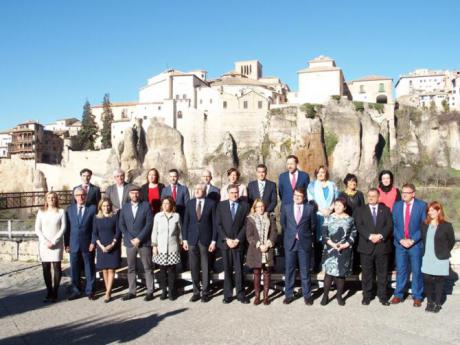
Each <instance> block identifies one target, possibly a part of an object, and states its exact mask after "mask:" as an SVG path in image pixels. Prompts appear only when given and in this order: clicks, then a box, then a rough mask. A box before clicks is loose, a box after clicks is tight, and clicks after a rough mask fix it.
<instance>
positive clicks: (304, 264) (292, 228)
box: [281, 203, 316, 298]
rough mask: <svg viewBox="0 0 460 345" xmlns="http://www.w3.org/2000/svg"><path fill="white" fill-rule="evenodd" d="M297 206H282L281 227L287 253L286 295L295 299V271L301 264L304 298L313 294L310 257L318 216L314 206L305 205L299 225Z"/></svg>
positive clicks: (300, 271)
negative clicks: (296, 217)
mask: <svg viewBox="0 0 460 345" xmlns="http://www.w3.org/2000/svg"><path fill="white" fill-rule="evenodd" d="M294 207H296V205H295V204H287V205H283V206H282V211H281V225H282V226H283V231H284V234H283V240H284V253H285V260H286V262H285V282H286V285H285V286H286V287H285V292H284V293H285V295H286V297H287V298H291V297H293V294H294V285H295V270H296V266H297V262H298V263H299V273H300V281H301V285H302V294H303V296H304V298H309V297H310V294H311V281H310V255H311V249H312V239H313V234H314V232H315V229H316V214H315V212H314V209H313V206H311V205H310V204H308V203H304V204H303V212H302V217H301V218H300V221H299V224H297V222H296V220H295V213H294ZM297 237H298V239H297Z"/></svg>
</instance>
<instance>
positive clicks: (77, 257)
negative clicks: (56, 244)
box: [70, 252, 96, 295]
mask: <svg viewBox="0 0 460 345" xmlns="http://www.w3.org/2000/svg"><path fill="white" fill-rule="evenodd" d="M82 264H83V268H84V270H85V278H86V287H85V293H86V295H90V294H92V293H94V281H95V280H96V277H95V275H96V268H95V265H94V254H93V253H89V252H71V253H70V268H71V272H72V290H73V293H78V294H81V290H80V272H81V269H82Z"/></svg>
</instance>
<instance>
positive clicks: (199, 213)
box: [196, 200, 201, 221]
mask: <svg viewBox="0 0 460 345" xmlns="http://www.w3.org/2000/svg"><path fill="white" fill-rule="evenodd" d="M196 219H198V221H199V220H200V219H201V200H200V201H198V206H197V208H196Z"/></svg>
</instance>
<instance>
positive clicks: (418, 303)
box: [413, 299, 422, 308]
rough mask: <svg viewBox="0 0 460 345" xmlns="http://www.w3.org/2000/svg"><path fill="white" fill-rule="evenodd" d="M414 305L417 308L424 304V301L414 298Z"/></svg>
mask: <svg viewBox="0 0 460 345" xmlns="http://www.w3.org/2000/svg"><path fill="white" fill-rule="evenodd" d="M413 306H414V307H416V308H419V307H421V306H422V301H421V300H419V299H414V304H413Z"/></svg>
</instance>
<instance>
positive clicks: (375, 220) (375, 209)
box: [372, 207, 377, 225]
mask: <svg viewBox="0 0 460 345" xmlns="http://www.w3.org/2000/svg"><path fill="white" fill-rule="evenodd" d="M372 220H373V221H374V225H377V208H376V207H372Z"/></svg>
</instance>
